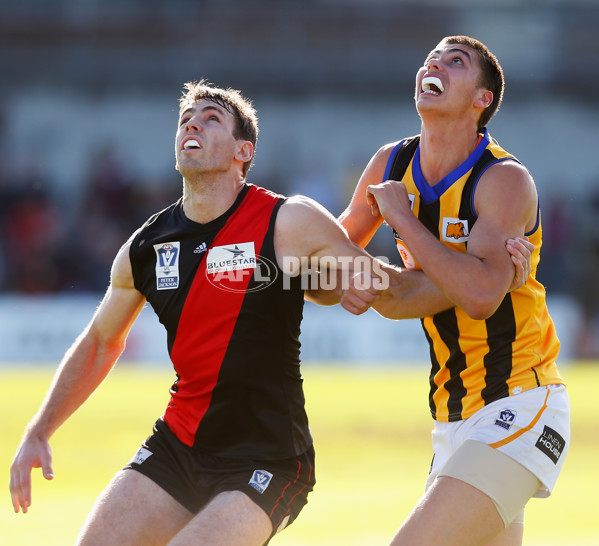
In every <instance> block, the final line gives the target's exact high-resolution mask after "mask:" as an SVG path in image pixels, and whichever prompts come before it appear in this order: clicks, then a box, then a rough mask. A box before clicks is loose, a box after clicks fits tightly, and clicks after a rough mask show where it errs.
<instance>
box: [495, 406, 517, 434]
mask: <svg viewBox="0 0 599 546" xmlns="http://www.w3.org/2000/svg"><path fill="white" fill-rule="evenodd" d="M516 415H518V414H517V413H516V412H515V411H513V410H510V409H502V410H501V411H500V412H499V417H498V418H497V419H495V424H496V425H497V426H498V427H501V428H504V429H505V430H509V429H510V427H511V426H512V425H513V424H514V422H515V421H516Z"/></svg>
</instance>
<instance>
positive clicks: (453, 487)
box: [391, 476, 521, 546]
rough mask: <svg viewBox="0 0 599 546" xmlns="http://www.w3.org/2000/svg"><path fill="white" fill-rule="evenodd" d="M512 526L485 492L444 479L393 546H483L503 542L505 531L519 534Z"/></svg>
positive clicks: (428, 494)
mask: <svg viewBox="0 0 599 546" xmlns="http://www.w3.org/2000/svg"><path fill="white" fill-rule="evenodd" d="M511 527H512V526H511V525H510V526H508V528H507V529H506V528H505V527H504V524H503V520H502V519H501V516H500V515H499V513H498V511H497V508H496V507H495V504H494V503H493V501H492V500H491V498H490V497H488V496H487V495H485V494H484V493H483V492H482V491H480V490H478V489H476V488H475V487H473V486H472V485H469V484H467V483H466V482H463V481H461V480H457V479H455V478H450V477H447V476H441V477H439V478H437V479H436V480H435V481H434V482H433V484H432V485H431V487H429V488H428V490H427V491H426V493H425V494H424V496H423V497H422V499H421V500H420V501H419V503H418V505H417V506H416V508H414V510H413V511H412V513H411V514H410V515H409V516H408V518H407V519H406V521H405V522H404V523H403V525H402V526H401V527H400V528H399V530H398V531H397V533H396V535H395V536H394V537H393V540H392V542H391V544H392V545H393V546H400V545H401V546H408V545H410V546H412V545H413V546H426V545H431V546H432V545H438V544H443V545H444V546H453V545H455V546H475V545H478V546H480V545H483V544H488V543H490V542H491V541H493V540H499V539H500V535H501V534H502V533H503V532H506V533H507V534H511V533H512V532H513V531H518V529H511ZM520 540H521V538H520ZM500 543H502V542H501V541H500V542H497V544H500ZM503 543H504V544H509V543H506V542H503Z"/></svg>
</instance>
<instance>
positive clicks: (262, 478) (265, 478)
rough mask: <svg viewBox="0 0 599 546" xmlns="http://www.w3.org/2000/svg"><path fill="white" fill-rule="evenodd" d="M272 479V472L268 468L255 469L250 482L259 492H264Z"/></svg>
mask: <svg viewBox="0 0 599 546" xmlns="http://www.w3.org/2000/svg"><path fill="white" fill-rule="evenodd" d="M270 480H272V474H271V473H270V472H268V471H266V470H254V473H253V474H252V477H251V479H250V481H249V482H248V483H249V484H250V485H251V486H252V487H253V488H254V489H255V490H256V491H258V493H260V494H262V493H264V491H266V488H267V487H268V486H269V484H270Z"/></svg>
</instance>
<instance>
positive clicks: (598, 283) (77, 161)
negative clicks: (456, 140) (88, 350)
mask: <svg viewBox="0 0 599 546" xmlns="http://www.w3.org/2000/svg"><path fill="white" fill-rule="evenodd" d="M597 21H599V3H598V2H596V1H591V0H587V1H582V0H569V1H563V2H562V1H557V0H556V1H533V0H509V1H502V2H493V1H490V2H486V3H481V2H474V1H470V0H446V1H441V0H438V1H418V2H416V1H413V2H409V1H403V0H303V1H302V2H293V1H291V0H276V1H275V0H244V1H234V0H118V1H114V0H27V1H26V2H12V3H9V2H3V3H2V4H1V6H0V74H1V77H0V296H2V295H10V296H11V297H13V296H15V295H24V296H36V295H42V296H43V295H48V294H65V295H74V294H78V293H96V292H97V293H100V294H101V293H103V292H104V290H105V289H106V286H107V284H108V280H109V269H110V264H111V262H112V259H113V258H114V255H115V253H116V251H117V250H118V248H119V247H120V246H121V245H122V244H123V243H124V242H125V240H126V239H127V238H128V237H129V235H130V234H131V233H132V232H133V231H134V230H135V229H136V228H137V227H138V226H139V225H140V224H141V223H142V222H143V221H144V220H145V219H146V218H147V217H148V216H149V215H150V214H152V213H153V212H155V211H157V210H160V209H162V208H164V207H165V206H167V205H169V204H170V203H171V202H173V201H174V200H176V199H177V198H178V197H179V195H180V192H181V180H180V176H179V175H178V173H177V172H176V171H175V169H174V146H173V143H174V134H175V130H176V121H177V108H178V104H177V101H178V98H179V96H180V93H181V88H182V84H183V83H184V82H186V81H189V80H198V79H201V78H206V79H208V80H209V81H211V82H213V83H215V84H218V85H220V86H224V87H228V86H231V87H235V88H238V89H241V90H242V92H243V93H244V94H245V95H246V96H249V97H250V98H252V99H253V102H254V105H255V106H256V108H257V110H258V114H259V117H260V124H261V133H260V137H259V143H258V147H257V154H256V164H255V166H254V167H253V169H252V170H251V171H250V174H249V177H248V181H250V182H253V183H256V184H259V185H264V186H266V187H269V188H272V189H274V190H276V191H280V192H283V193H286V194H294V193H302V194H307V195H310V196H312V197H314V198H315V199H317V200H319V201H320V202H321V203H323V204H324V205H325V206H327V207H328V208H329V209H330V210H331V211H332V212H333V213H334V214H336V215H337V214H339V213H340V212H341V211H342V210H343V208H344V206H345V205H346V204H347V202H348V201H349V199H350V197H351V194H352V191H353V188H354V187H355V184H356V182H357V180H358V177H359V175H360V173H361V171H362V169H363V168H364V167H365V165H366V163H367V161H368V159H369V158H370V157H371V156H372V154H373V153H374V152H375V151H376V150H377V149H378V148H379V147H380V146H381V145H383V144H384V143H386V142H390V141H393V140H398V139H399V138H401V137H404V136H409V135H411V134H416V133H417V132H418V131H419V120H418V117H417V114H416V111H415V109H414V105H413V98H412V97H413V85H414V83H413V82H414V77H415V74H416V71H417V70H418V67H419V66H420V65H421V63H422V62H423V60H424V58H425V56H426V55H427V54H428V52H429V51H430V50H431V49H432V48H433V47H434V46H435V45H436V44H437V42H438V41H439V40H440V39H441V38H442V37H443V36H445V35H449V34H469V35H471V36H474V37H475V38H478V39H480V40H481V41H483V42H484V43H486V44H487V45H488V46H489V47H490V49H491V50H492V51H493V52H494V53H495V54H496V55H497V56H498V57H499V60H500V62H501V63H502V65H503V67H504V70H505V75H506V79H507V89H506V95H505V99H504V104H503V106H502V108H501V110H500V111H499V113H498V115H497V117H496V118H495V119H494V120H493V121H492V122H491V124H490V126H489V130H490V132H491V135H492V136H494V137H495V138H497V139H498V140H499V142H500V143H501V144H502V145H503V146H504V147H505V148H506V149H507V150H509V151H510V152H512V153H514V154H515V155H516V156H517V157H518V158H519V159H520V160H521V161H522V162H523V163H524V164H525V165H526V166H527V167H528V168H529V170H530V171H531V173H532V174H533V176H534V177H535V179H536V182H537V186H538V189H539V195H540V198H541V207H542V219H543V228H544V246H543V250H542V254H541V262H542V264H541V267H540V269H539V274H538V277H539V279H540V280H541V282H543V284H545V286H546V287H547V290H548V293H549V294H550V295H552V296H558V297H560V298H563V300H564V301H567V302H568V304H569V305H571V306H572V308H574V309H576V312H577V316H578V317H579V319H578V322H577V324H578V325H579V326H578V331H577V335H576V344H575V345H576V356H577V357H581V358H597V357H599V344H598V343H597V341H596V340H597V338H598V333H599V222H598V220H599V166H598V163H597V161H596V159H595V157H596V155H597V152H596V148H597V142H598V141H599V129H598V127H597V122H596V121H597V114H598V113H599V112H598V111H599V103H598V101H597V99H596V96H597V92H598V91H599V65H598V63H597V58H596V55H595V49H596V30H597ZM369 250H371V252H372V253H373V254H375V255H387V256H390V257H392V258H393V257H394V256H395V249H394V245H393V240H392V236H391V233H390V232H388V231H386V230H384V229H383V230H381V232H380V233H379V234H377V236H376V238H375V240H374V241H373V243H372V244H371V246H370V248H369Z"/></svg>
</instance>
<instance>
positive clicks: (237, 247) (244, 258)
mask: <svg viewBox="0 0 599 546" xmlns="http://www.w3.org/2000/svg"><path fill="white" fill-rule="evenodd" d="M255 267H256V252H255V250H254V242H253V241H250V242H249V243H237V244H233V245H224V246H215V247H214V248H211V249H210V250H209V251H208V256H207V258H206V273H208V274H214V273H222V272H224V271H240V270H243V269H254V268H255Z"/></svg>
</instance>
